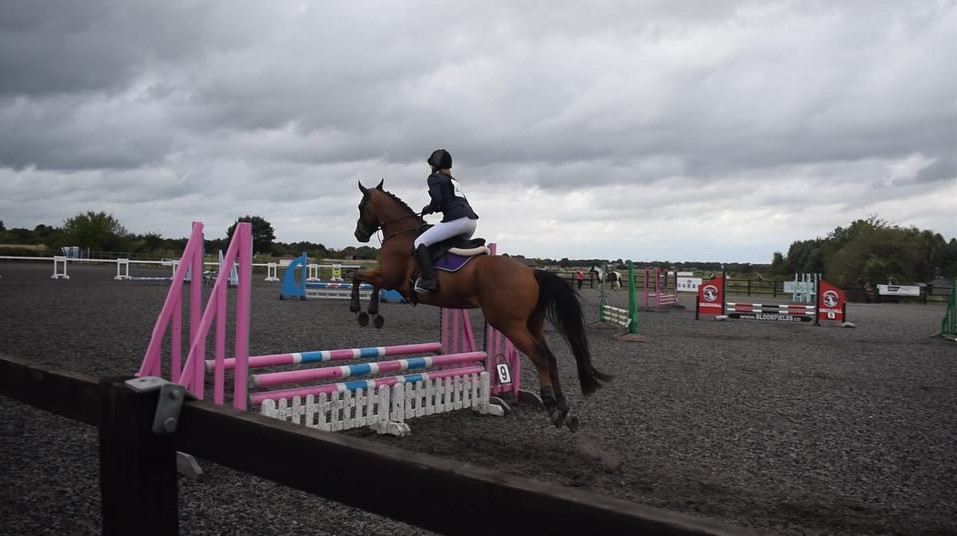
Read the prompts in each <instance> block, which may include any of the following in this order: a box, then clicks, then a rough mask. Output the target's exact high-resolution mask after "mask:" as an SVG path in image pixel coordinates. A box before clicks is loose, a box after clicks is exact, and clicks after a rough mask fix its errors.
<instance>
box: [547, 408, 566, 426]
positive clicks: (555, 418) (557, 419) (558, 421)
mask: <svg viewBox="0 0 957 536" xmlns="http://www.w3.org/2000/svg"><path fill="white" fill-rule="evenodd" d="M567 415H568V414H567V413H562V412H561V411H559V410H557V409H556V410H554V411H552V412H550V413H549V414H548V418H549V419H551V420H552V424H554V425H555V428H561V427H562V426H565V417H566V416H567Z"/></svg>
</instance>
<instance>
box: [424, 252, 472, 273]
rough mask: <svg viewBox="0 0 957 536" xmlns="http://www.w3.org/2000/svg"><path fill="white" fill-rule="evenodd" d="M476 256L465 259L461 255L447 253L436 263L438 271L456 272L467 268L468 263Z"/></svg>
mask: <svg viewBox="0 0 957 536" xmlns="http://www.w3.org/2000/svg"><path fill="white" fill-rule="evenodd" d="M475 257H476V256H472V257H463V256H461V255H456V254H455V253H446V254H445V255H442V256H441V257H439V258H438V260H436V261H435V263H434V264H435V269H436V270H444V271H446V272H455V271H457V270H458V269H459V268H461V267H463V266H465V264H466V263H467V262H469V261H470V260H472V259H474V258H475Z"/></svg>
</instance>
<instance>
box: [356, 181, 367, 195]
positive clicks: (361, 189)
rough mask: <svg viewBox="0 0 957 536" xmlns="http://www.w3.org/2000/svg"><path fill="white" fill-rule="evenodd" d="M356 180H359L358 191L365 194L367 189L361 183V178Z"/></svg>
mask: <svg viewBox="0 0 957 536" xmlns="http://www.w3.org/2000/svg"><path fill="white" fill-rule="evenodd" d="M358 182H359V191H360V192H362V195H366V193H367V192H368V191H369V189H368V188H366V187H365V186H363V185H362V181H361V180H360V181H358Z"/></svg>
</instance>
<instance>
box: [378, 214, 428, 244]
mask: <svg viewBox="0 0 957 536" xmlns="http://www.w3.org/2000/svg"><path fill="white" fill-rule="evenodd" d="M418 217H419V215H418V214H407V215H405V216H401V217H399V218H395V219H394V220H389V221H387V222H385V223H382V224H380V225H379V226H378V227H377V229H381V230H382V234H383V235H386V230H385V228H386V226H387V225H392V224H393V223H396V222H399V221H402V220H407V219H409V218H418ZM421 227H422V226H421V225H416V226H415V227H408V228H405V229H399V230H398V231H394V232H392V233H389V234H388V235H387V236H385V237H384V238H382V239H381V240H380V242H379V243H380V244H385V242H386V240H388V239H390V238H395V237H396V236H399V235H400V234H402V233H408V232H412V231H418V230H419V229H420V228H421Z"/></svg>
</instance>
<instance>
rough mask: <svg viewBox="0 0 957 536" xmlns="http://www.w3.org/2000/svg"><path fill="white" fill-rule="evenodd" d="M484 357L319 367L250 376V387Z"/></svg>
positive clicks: (481, 354)
mask: <svg viewBox="0 0 957 536" xmlns="http://www.w3.org/2000/svg"><path fill="white" fill-rule="evenodd" d="M486 357H487V356H486V354H485V352H467V353H464V354H448V355H436V356H427V357H414V358H411V359H397V360H395V361H379V362H375V363H362V364H359V365H346V366H342V367H323V368H314V369H306V370H287V371H283V372H268V373H265V374H254V375H253V377H252V379H253V385H255V386H256V387H274V386H276V385H288V384H295V383H306V382H314V381H320V380H330V379H333V378H348V377H351V376H361V375H367V374H380V373H385V372H397V371H400V370H415V369H420V368H421V369H424V368H428V367H438V366H447V365H459V364H462V363H474V362H477V361H482V360H484V359H485V358H486Z"/></svg>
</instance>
